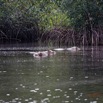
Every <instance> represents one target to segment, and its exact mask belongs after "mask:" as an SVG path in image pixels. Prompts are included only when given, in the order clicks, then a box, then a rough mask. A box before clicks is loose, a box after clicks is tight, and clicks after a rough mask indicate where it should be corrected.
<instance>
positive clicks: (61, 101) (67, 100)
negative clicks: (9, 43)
mask: <svg viewBox="0 0 103 103" xmlns="http://www.w3.org/2000/svg"><path fill="white" fill-rule="evenodd" d="M28 50H29V48H28ZM28 52H29V51H22V50H21V51H1V52H0V103H103V49H102V47H101V48H99V49H94V50H92V49H91V48H89V49H88V48H87V49H86V50H85V51H79V52H75V53H71V52H68V51H63V52H57V54H56V55H54V56H52V57H47V58H42V59H36V58H34V57H33V56H32V55H31V54H29V53H28Z"/></svg>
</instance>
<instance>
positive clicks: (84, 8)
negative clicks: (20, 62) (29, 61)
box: [0, 0, 103, 46]
mask: <svg viewBox="0 0 103 103" xmlns="http://www.w3.org/2000/svg"><path fill="white" fill-rule="evenodd" d="M102 28H103V1H102V0H91V1H89V0H82V1H81V0H1V1H0V43H15V42H17V43H23V42H43V43H46V44H47V43H48V44H50V45H59V46H61V45H100V44H103V41H102V37H103V35H102V34H103V29H102Z"/></svg>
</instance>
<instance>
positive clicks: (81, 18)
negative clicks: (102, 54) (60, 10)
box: [63, 0, 103, 45]
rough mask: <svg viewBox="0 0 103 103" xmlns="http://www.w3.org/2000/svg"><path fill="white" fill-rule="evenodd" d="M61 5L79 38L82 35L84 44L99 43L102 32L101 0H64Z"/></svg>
mask: <svg viewBox="0 0 103 103" xmlns="http://www.w3.org/2000/svg"><path fill="white" fill-rule="evenodd" d="M63 6H64V9H65V10H67V12H68V16H69V18H70V22H71V25H72V27H73V28H74V30H76V32H77V34H76V35H78V36H79V40H80V39H81V38H80V37H82V40H83V41H84V43H86V44H89V45H90V44H92V45H97V44H100V41H102V39H101V40H100V38H101V37H102V34H103V29H102V27H103V1H102V0H65V1H64V4H63ZM78 32H79V33H78ZM81 32H82V33H81Z"/></svg>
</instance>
